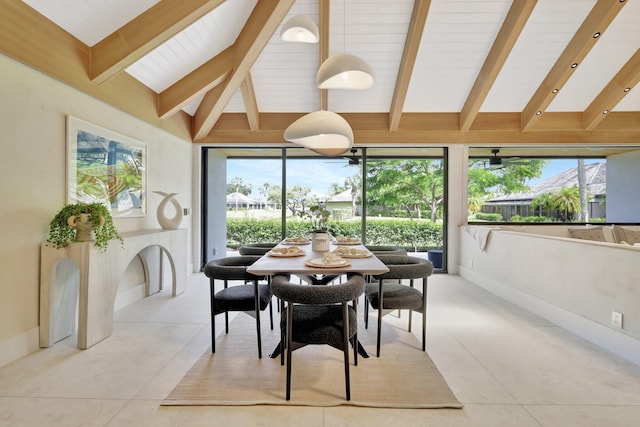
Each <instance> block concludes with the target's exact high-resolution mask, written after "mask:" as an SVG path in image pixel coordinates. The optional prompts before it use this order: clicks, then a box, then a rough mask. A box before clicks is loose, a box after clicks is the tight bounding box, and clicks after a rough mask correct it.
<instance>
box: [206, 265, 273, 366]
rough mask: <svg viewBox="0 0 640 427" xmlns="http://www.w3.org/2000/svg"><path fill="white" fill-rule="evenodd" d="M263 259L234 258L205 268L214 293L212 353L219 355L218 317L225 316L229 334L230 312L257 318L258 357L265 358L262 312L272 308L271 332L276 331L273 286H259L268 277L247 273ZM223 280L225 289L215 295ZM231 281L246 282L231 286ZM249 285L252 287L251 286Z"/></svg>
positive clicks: (212, 295)
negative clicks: (261, 330) (240, 312)
mask: <svg viewBox="0 0 640 427" xmlns="http://www.w3.org/2000/svg"><path fill="white" fill-rule="evenodd" d="M258 259H260V256H257V255H256V256H254V255H245V256H230V257H225V258H218V259H214V260H212V261H210V262H208V263H207V265H205V267H204V274H205V275H206V276H207V277H208V278H209V281H210V289H211V291H210V292H211V352H212V353H215V352H216V327H215V316H216V315H218V314H221V313H224V321H225V333H227V334H228V333H229V312H230V311H244V312H246V313H247V314H250V315H252V316H254V317H255V318H256V331H257V334H258V357H259V358H262V337H261V333H260V311H262V310H265V309H266V308H267V306H269V317H270V320H271V329H273V310H272V308H271V299H272V296H273V294H272V293H271V286H270V285H269V284H266V285H265V284H259V283H258V282H259V281H260V280H264V279H265V277H264V276H255V275H253V274H251V273H248V272H247V267H249V266H250V265H251V264H253V263H254V262H256V261H257V260H258ZM216 280H222V281H223V282H224V288H223V289H222V290H220V291H218V292H217V293H216V292H215V289H214V288H215V281H216ZM230 280H238V281H242V282H243V284H242V285H236V286H228V282H229V281H230ZM247 283H249V284H247Z"/></svg>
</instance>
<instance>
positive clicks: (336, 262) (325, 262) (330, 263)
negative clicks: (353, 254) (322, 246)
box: [304, 252, 351, 268]
mask: <svg viewBox="0 0 640 427" xmlns="http://www.w3.org/2000/svg"><path fill="white" fill-rule="evenodd" d="M304 263H305V264H306V265H307V266H309V267H319V268H335V267H347V266H349V265H351V261H349V260H348V259H344V258H342V257H341V256H340V255H337V254H335V253H333V252H328V253H326V254H325V255H324V256H323V257H322V258H314V259H307V260H305V261H304Z"/></svg>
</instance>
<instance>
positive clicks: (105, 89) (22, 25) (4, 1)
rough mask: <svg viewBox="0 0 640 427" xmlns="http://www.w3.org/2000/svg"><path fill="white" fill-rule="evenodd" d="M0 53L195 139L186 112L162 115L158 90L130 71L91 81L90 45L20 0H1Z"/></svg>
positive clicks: (162, 126)
mask: <svg viewBox="0 0 640 427" xmlns="http://www.w3.org/2000/svg"><path fill="white" fill-rule="evenodd" d="M0 53H3V54H5V55H7V56H9V57H11V58H14V59H16V60H18V61H20V62H22V63H24V64H26V65H28V66H30V67H32V68H34V69H36V70H39V71H40V72H42V73H44V74H46V75H48V76H50V77H52V78H54V79H56V80H59V81H61V82H63V83H65V84H67V85H69V86H70V87H73V88H75V89H77V90H79V91H81V92H84V93H86V94H88V95H90V96H93V97H94V98H96V99H99V100H101V101H103V102H105V103H107V104H109V105H111V106H112V107H115V108H117V109H119V110H121V111H124V112H125V113H127V114H130V115H131V116H133V117H137V118H138V119H141V120H143V121H145V122H147V123H149V124H150V125H152V126H156V127H157V128H159V129H164V130H165V131H167V132H170V133H172V134H174V135H176V136H178V137H179V138H182V139H185V140H188V141H192V138H191V117H190V116H189V115H188V114H187V113H184V112H180V113H178V114H175V115H174V116H172V117H171V118H170V119H168V120H161V119H160V118H159V117H158V94H157V93H156V92H154V91H152V90H151V89H149V88H148V87H146V86H145V85H143V84H142V83H140V82H139V81H137V80H136V79H134V78H133V77H131V76H130V75H129V74H127V73H121V74H118V75H116V76H114V77H113V78H111V79H109V80H108V81H107V82H105V83H104V84H102V85H98V84H96V83H93V82H92V81H91V80H89V46H87V45H85V44H84V43H82V42H81V41H80V40H78V39H77V38H75V37H73V36H72V35H71V34H69V33H67V32H66V31H64V30H63V29H62V28H60V27H58V26H56V25H55V24H54V23H53V22H51V21H50V20H48V19H47V18H45V17H44V16H42V15H41V14H39V13H38V12H36V11H35V10H34V9H32V8H31V7H29V6H28V5H27V4H26V3H24V2H23V1H21V0H0Z"/></svg>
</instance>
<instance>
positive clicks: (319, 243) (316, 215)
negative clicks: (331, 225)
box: [306, 203, 331, 252]
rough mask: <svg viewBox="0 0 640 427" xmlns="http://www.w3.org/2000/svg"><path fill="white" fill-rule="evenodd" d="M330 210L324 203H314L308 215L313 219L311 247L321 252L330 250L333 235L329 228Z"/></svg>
mask: <svg viewBox="0 0 640 427" xmlns="http://www.w3.org/2000/svg"><path fill="white" fill-rule="evenodd" d="M329 215H330V213H329V211H328V210H327V208H326V206H325V205H324V204H320V203H319V204H317V205H313V206H311V207H310V208H309V213H308V214H307V215H306V216H307V218H309V220H310V221H311V230H312V231H311V232H312V234H311V249H312V250H314V251H319V252H326V251H328V250H329V242H330V239H331V236H329V231H328V228H327V223H328V222H329Z"/></svg>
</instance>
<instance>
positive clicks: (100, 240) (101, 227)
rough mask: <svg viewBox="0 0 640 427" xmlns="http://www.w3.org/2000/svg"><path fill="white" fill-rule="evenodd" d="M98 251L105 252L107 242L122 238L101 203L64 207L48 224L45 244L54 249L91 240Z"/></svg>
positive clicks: (109, 213) (109, 214)
mask: <svg viewBox="0 0 640 427" xmlns="http://www.w3.org/2000/svg"><path fill="white" fill-rule="evenodd" d="M92 232H93V235H94V236H95V242H96V246H97V247H98V249H100V251H102V252H104V251H106V250H107V246H108V244H109V240H111V239H118V240H120V244H123V243H124V242H123V240H122V237H121V236H120V234H119V233H118V230H117V229H116V227H115V225H114V224H113V217H112V216H111V212H109V209H107V207H106V206H105V205H103V204H102V203H72V204H67V205H65V206H64V207H63V208H62V209H60V211H58V213H57V214H56V215H55V216H54V217H53V219H52V220H51V222H50V223H49V238H48V239H47V242H49V243H52V244H53V246H55V247H56V248H58V249H59V248H65V247H67V246H69V243H70V242H73V241H88V240H93V239H92V238H91V237H92V236H91V233H92Z"/></svg>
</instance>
